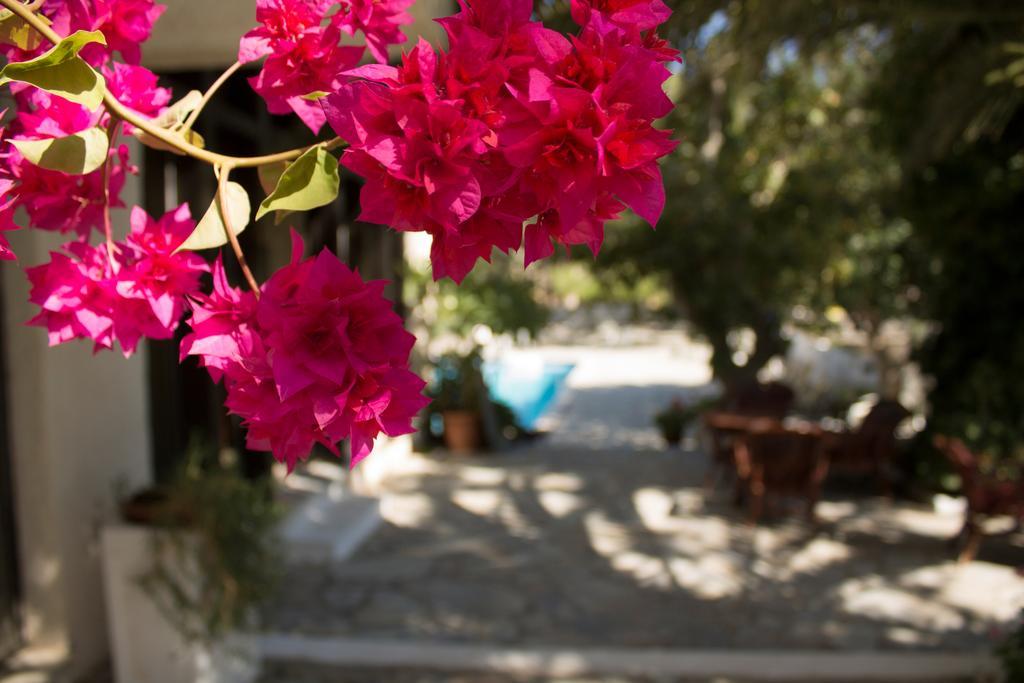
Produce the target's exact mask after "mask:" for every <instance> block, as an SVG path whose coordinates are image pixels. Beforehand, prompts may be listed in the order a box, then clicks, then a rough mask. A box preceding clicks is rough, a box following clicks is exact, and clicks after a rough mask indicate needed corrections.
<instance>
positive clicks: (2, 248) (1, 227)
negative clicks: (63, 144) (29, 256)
mask: <svg viewBox="0 0 1024 683" xmlns="http://www.w3.org/2000/svg"><path fill="white" fill-rule="evenodd" d="M6 113H7V112H6V111H0V121H3V118H4V115H5V114H6ZM3 139H4V127H3V126H0V140H3ZM14 186H15V181H14V179H13V178H12V177H11V176H10V173H9V171H8V170H7V168H6V166H4V165H3V164H0V261H13V260H14V259H16V258H17V256H15V255H14V252H13V251H11V245H10V243H9V242H8V241H7V238H6V237H4V235H3V233H5V232H7V231H9V230H17V229H18V226H17V225H15V224H14V210H15V208H16V204H15V202H16V200H17V197H16V196H15V194H14Z"/></svg>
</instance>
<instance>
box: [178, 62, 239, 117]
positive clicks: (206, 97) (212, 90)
mask: <svg viewBox="0 0 1024 683" xmlns="http://www.w3.org/2000/svg"><path fill="white" fill-rule="evenodd" d="M241 68H242V63H241V62H235V63H234V64H232V65H231V66H229V67H228V68H227V69H226V70H225V71H224V73H222V74H221V75H220V76H219V77H218V78H217V80H215V81H214V82H213V85H211V86H210V87H209V88H207V89H206V92H205V93H203V99H201V100H199V104H198V105H196V108H195V109H193V110H192V113H191V114H189V115H188V118H187V119H185V125H184V129H185V130H189V129H191V128H192V126H194V125H195V124H196V120H197V119H198V118H199V115H200V114H201V113H203V108H204V107H206V105H207V104H209V102H210V100H211V99H213V96H214V95H216V94H217V91H218V90H220V88H221V86H222V85H224V84H225V83H227V81H228V79H229V78H231V77H232V76H233V75H234V74H235V72H237V71H238V70H239V69H241Z"/></svg>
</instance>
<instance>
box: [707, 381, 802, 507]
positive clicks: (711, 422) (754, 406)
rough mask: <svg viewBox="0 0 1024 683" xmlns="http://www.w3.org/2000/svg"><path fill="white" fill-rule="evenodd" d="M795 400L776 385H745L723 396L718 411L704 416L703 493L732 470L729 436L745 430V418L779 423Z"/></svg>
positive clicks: (750, 383)
mask: <svg viewBox="0 0 1024 683" xmlns="http://www.w3.org/2000/svg"><path fill="white" fill-rule="evenodd" d="M795 399H796V393H795V392H794V391H793V390H792V389H791V388H790V387H789V386H787V385H785V384H782V383H780V382H769V383H767V384H762V383H760V382H747V383H743V384H739V385H737V386H735V387H733V388H732V390H731V391H730V392H729V393H728V394H726V396H725V399H724V400H723V401H722V408H721V409H720V410H716V411H711V412H708V413H705V414H704V416H703V422H704V431H705V433H706V434H707V437H708V445H709V450H710V451H711V463H710V465H709V466H708V471H707V474H706V475H705V477H704V490H705V492H706V493H708V494H710V493H711V492H712V491H714V489H715V484H716V483H717V481H718V479H719V475H720V474H721V473H723V472H731V471H732V470H733V467H734V465H735V460H734V458H733V452H732V450H733V448H732V447H733V436H734V434H735V433H736V432H737V431H740V432H741V431H744V430H745V429H746V419H747V418H758V417H765V418H774V419H776V420H781V419H782V418H784V417H785V416H786V415H787V414H788V413H789V410H790V408H791V407H792V406H793V401H794V400H795Z"/></svg>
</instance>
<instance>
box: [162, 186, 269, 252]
mask: <svg viewBox="0 0 1024 683" xmlns="http://www.w3.org/2000/svg"><path fill="white" fill-rule="evenodd" d="M226 190H227V192H226V200H227V201H226V204H227V208H228V215H229V217H230V218H231V227H232V228H234V231H235V234H236V235H240V234H242V231H243V230H245V228H246V227H247V226H248V225H249V215H250V213H251V212H252V205H251V204H250V203H249V195H248V194H247V193H246V191H245V188H244V187H242V186H241V185H239V184H238V183H232V182H229V183H228V184H227V186H226ZM227 242H228V234H227V232H226V231H225V230H224V221H223V220H221V215H220V200H219V199H218V198H216V197H215V198H214V200H213V203H212V204H210V208H209V209H207V210H206V214H205V215H204V216H203V219H202V220H201V221H199V225H197V226H196V229H195V230H193V231H192V234H191V235H189V236H188V239H187V240H185V241H184V242H183V243H182V245H181V246H180V247H178V249H177V251H182V250H183V249H187V250H189V251H197V250H199V249H212V248H214V247H219V246H222V245H224V244H227Z"/></svg>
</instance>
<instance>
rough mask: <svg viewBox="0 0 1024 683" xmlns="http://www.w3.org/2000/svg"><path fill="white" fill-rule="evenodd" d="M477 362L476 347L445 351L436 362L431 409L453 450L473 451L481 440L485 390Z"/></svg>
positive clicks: (478, 355) (485, 398)
mask: <svg viewBox="0 0 1024 683" xmlns="http://www.w3.org/2000/svg"><path fill="white" fill-rule="evenodd" d="M481 364H482V360H481V358H480V353H479V352H478V351H477V350H476V349H474V350H472V351H470V352H469V353H467V354H464V355H463V354H456V353H449V354H446V355H444V356H442V357H441V358H440V360H439V361H438V363H437V368H436V375H435V383H434V386H433V387H432V390H431V394H432V397H433V399H434V403H433V406H432V409H433V411H434V412H435V413H438V414H440V415H441V421H442V426H443V438H444V444H445V447H447V448H448V450H450V451H452V452H454V453H471V452H476V451H479V450H480V448H481V447H482V446H483V443H484V435H483V424H482V419H481V416H482V412H483V409H484V406H485V402H486V401H487V400H488V394H487V387H486V385H485V384H484V378H483V373H482V372H481V371H480V366H481Z"/></svg>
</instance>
